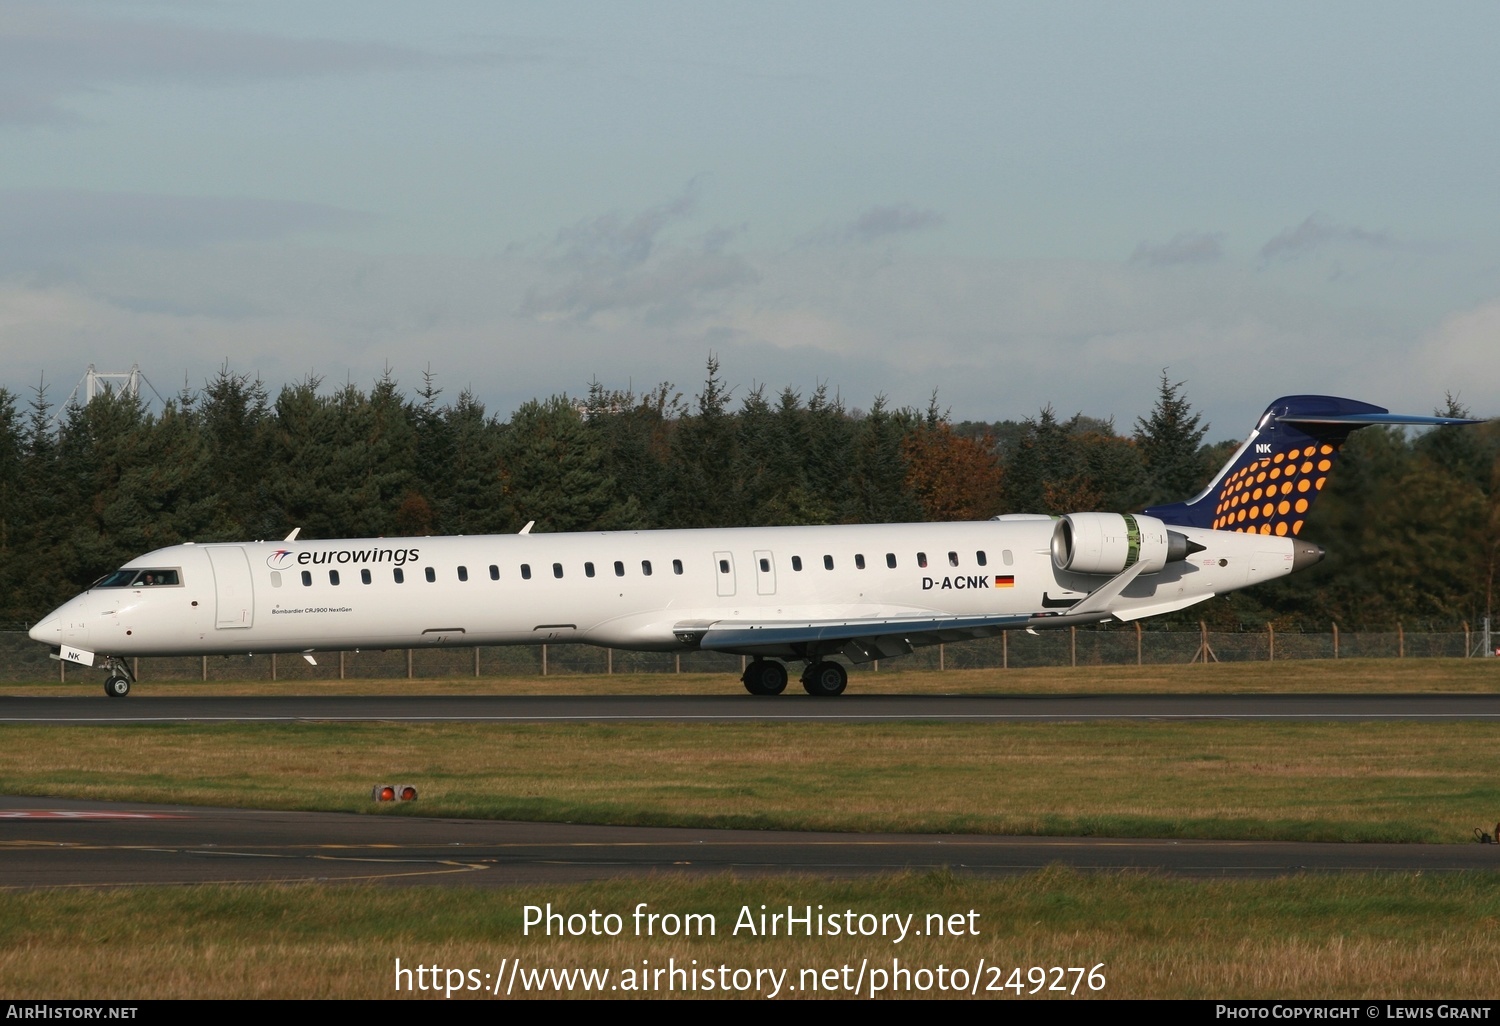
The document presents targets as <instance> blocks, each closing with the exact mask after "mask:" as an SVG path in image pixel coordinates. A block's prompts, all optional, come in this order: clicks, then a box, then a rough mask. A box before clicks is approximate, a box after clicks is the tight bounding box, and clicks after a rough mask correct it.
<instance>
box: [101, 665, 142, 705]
mask: <svg viewBox="0 0 1500 1026" xmlns="http://www.w3.org/2000/svg"><path fill="white" fill-rule="evenodd" d="M104 666H105V668H106V669H107V670H109V676H108V677H105V678H104V693H105V694H106V695H108V696H109V697H110V698H124V697H125V696H126V695H128V694H130V685H131V684H133V683H134V682H135V678H134V677H132V676H131V674H130V667H129V666H127V665H126V664H125V661H124V660H123V659H116V658H115V657H114V656H107V657H106V658H105V660H104Z"/></svg>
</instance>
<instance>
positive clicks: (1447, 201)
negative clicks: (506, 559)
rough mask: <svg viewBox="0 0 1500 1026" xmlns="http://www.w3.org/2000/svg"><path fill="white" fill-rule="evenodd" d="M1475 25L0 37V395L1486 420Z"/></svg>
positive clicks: (832, 19)
mask: <svg viewBox="0 0 1500 1026" xmlns="http://www.w3.org/2000/svg"><path fill="white" fill-rule="evenodd" d="M1497 58H1500V6H1497V5H1495V4H1493V3H1487V2H1486V3H1458V2H1454V3H1444V2H1437V3H1434V4H1425V5H1411V4H1403V3H1381V2H1371V0H1360V2H1343V0H1328V2H1324V3H1319V4H1307V3H1305V2H1300V0H1299V2H1292V3H1282V2H1275V0H1269V2H1254V3H1243V4H1240V3H1215V4H1201V3H1196V2H1186V3H1166V2H1160V3H1158V2H1130V3H1124V2H1122V3H1103V2H1099V3H1076V2H1070V0H1057V2H1049V3H1046V4H1037V3H1008V2H1002V0H992V2H982V3H960V2H942V0H937V2H933V3H925V4H914V3H892V2H884V0H858V2H839V0H820V2H817V3H811V4H810V3H806V2H805V0H804V2H796V3H791V2H786V3H782V2H776V0H757V2H755V3H749V2H737V3H728V2H713V0H692V2H683V3H675V2H649V0H641V2H636V3H619V2H569V0H547V2H535V3H533V2H526V0H507V2H506V3H501V4H497V3H492V2H480V0H473V2H460V0H429V2H427V3H424V4H420V5H418V4H410V3H396V2H378V0H360V2H358V3H353V2H334V0H326V2H322V0H298V2H279V0H255V2H253V3H252V2H212V0H193V2H188V0H179V2H173V0H157V2H131V0H113V2H69V0H48V2H46V3H35V2H30V0H0V387H4V388H7V389H9V390H10V391H11V392H13V393H15V394H16V395H18V396H20V397H21V399H22V401H23V402H24V401H26V400H29V398H30V397H31V395H32V394H33V390H34V389H36V388H37V387H38V385H39V384H41V383H45V384H46V386H47V388H48V394H49V396H50V397H51V399H52V400H53V401H54V402H61V401H63V400H65V399H66V398H67V396H68V393H69V392H70V391H71V390H72V389H73V387H74V385H75V383H76V382H78V380H79V379H80V377H81V376H82V375H83V373H84V369H85V367H86V366H87V365H89V364H94V365H95V366H96V367H97V368H98V370H100V371H123V370H126V369H128V368H129V367H130V366H131V365H132V364H139V366H140V368H141V370H142V371H143V372H144V373H145V375H146V377H147V378H148V379H149V381H150V382H151V383H152V384H153V386H154V387H155V388H156V389H157V390H159V391H160V392H161V393H162V394H164V395H170V394H172V393H174V392H176V391H177V390H179V389H181V388H183V387H184V386H186V387H189V388H198V387H201V386H202V385H203V383H204V382H205V381H206V380H207V379H208V378H209V377H211V376H212V375H214V374H215V373H216V372H217V371H218V370H219V369H220V368H223V367H228V368H229V369H230V370H231V371H232V372H234V373H242V374H248V375H250V376H252V377H259V378H260V379H262V380H263V381H264V382H266V384H267V385H268V386H269V387H270V388H271V390H272V393H273V394H274V393H275V391H276V390H278V389H279V388H280V387H281V386H282V385H283V384H286V383H291V382H300V381H303V380H305V379H307V378H309V377H315V378H318V379H321V380H322V382H323V383H324V385H325V387H328V388H333V387H337V386H341V385H343V384H345V383H346V382H353V383H355V384H357V385H360V386H362V387H368V386H369V385H370V384H371V383H373V382H374V380H375V379H376V378H377V377H379V376H380V375H381V374H382V373H384V372H386V371H387V370H388V371H389V372H390V373H391V374H392V375H394V377H395V378H396V379H397V380H398V381H399V382H400V383H401V384H402V385H403V386H404V387H406V388H407V389H408V390H415V389H416V388H417V387H418V386H419V385H420V384H421V381H422V377H423V374H424V373H427V372H430V373H431V375H432V377H433V380H434V382H435V383H436V385H437V386H438V387H440V388H442V389H443V397H444V398H446V399H456V398H457V396H458V395H459V393H460V392H461V391H463V390H466V389H467V390H469V391H471V392H472V393H473V394H474V395H475V396H476V397H477V398H478V399H479V400H480V401H481V402H483V403H484V404H485V405H486V407H487V408H488V409H489V410H490V411H491V412H493V413H497V414H499V415H501V416H508V414H509V412H510V411H511V410H513V409H514V408H515V407H516V406H517V405H519V404H520V403H522V402H524V401H526V400H527V399H531V398H538V397H546V396H549V395H552V394H558V393H566V394H570V395H575V396H576V395H580V394H582V393H585V392H586V391H587V389H588V387H589V385H590V383H591V382H593V381H598V382H599V383H601V384H603V385H605V386H606V387H608V388H621V389H623V388H633V389H634V390H635V391H636V392H642V391H645V390H647V389H650V388H652V387H654V386H656V385H657V384H659V383H662V382H671V383H673V384H675V386H676V387H677V388H678V389H679V390H680V391H682V392H684V393H686V394H687V395H689V396H691V395H693V394H695V393H696V392H697V390H698V389H699V388H700V387H701V383H702V380H703V378H704V368H705V364H706V362H707V360H708V358H709V357H710V356H714V357H716V358H717V359H718V360H719V362H720V365H721V374H722V376H723V378H724V380H725V381H726V383H727V384H728V385H730V386H731V387H732V388H733V389H734V391H733V398H734V399H735V400H739V399H743V398H744V397H745V395H746V394H748V392H749V391H750V390H751V389H753V388H755V387H757V386H764V387H766V388H767V389H768V390H769V391H770V392H772V393H775V392H779V391H780V390H781V389H782V388H784V387H787V386H790V387H792V388H793V389H795V390H796V391H798V392H800V393H801V394H803V395H804V396H806V395H808V394H810V393H811V392H812V390H813V389H815V388H817V387H818V386H819V385H826V386H827V387H828V388H829V389H830V391H832V392H835V393H837V394H838V395H839V396H840V397H841V398H842V399H843V401H844V402H845V403H846V405H848V406H849V407H851V408H855V409H865V408H868V407H869V405H870V404H871V402H872V401H873V400H874V399H875V397H877V396H883V397H885V400H886V402H887V403H888V404H889V405H892V406H898V407H899V406H914V407H919V408H923V409H925V408H926V407H927V405H928V403H929V402H930V401H931V399H932V397H933V395H934V394H935V395H936V397H937V402H938V405H939V407H940V408H941V409H944V410H947V411H949V413H950V414H951V415H952V416H953V417H954V418H955V419H973V420H1002V419H1019V418H1023V417H1027V416H1035V415H1036V414H1037V412H1038V411H1039V410H1040V409H1041V408H1042V407H1043V406H1047V405H1050V406H1051V407H1052V408H1053V409H1054V410H1055V411H1056V412H1057V413H1058V414H1060V415H1062V416H1069V415H1071V414H1073V413H1075V412H1083V413H1086V414H1088V415H1089V416H1093V417H1113V418H1114V419H1115V421H1116V427H1117V428H1118V429H1120V430H1122V431H1129V430H1130V429H1131V427H1132V426H1133V423H1134V421H1135V419H1136V418H1137V417H1139V416H1142V415H1144V414H1146V413H1147V412H1148V411H1149V409H1150V407H1151V404H1152V402H1153V401H1154V399H1155V397H1156V395H1157V392H1158V389H1159V385H1160V382H1161V379H1162V375H1163V373H1165V374H1167V375H1168V376H1169V379H1170V380H1171V381H1173V382H1183V383H1184V385H1183V393H1184V394H1185V395H1186V397H1187V398H1188V399H1189V401H1190V402H1192V404H1193V405H1194V407H1195V408H1196V409H1197V410H1198V411H1199V412H1200V413H1201V414H1202V415H1203V417H1204V419H1205V421H1207V422H1208V423H1209V424H1210V425H1211V427H1210V431H1209V437H1210V439H1212V440H1220V439H1224V438H1230V437H1242V436H1243V435H1244V434H1245V433H1246V432H1247V431H1248V429H1249V427H1250V425H1251V423H1252V422H1253V420H1254V418H1255V417H1256V416H1257V414H1258V413H1259V412H1260V411H1261V410H1262V409H1264V408H1265V406H1266V405H1267V403H1269V401H1270V400H1271V399H1273V398H1275V397H1277V396H1280V395H1287V394H1295V393H1308V392H1314V393H1328V394H1334V395H1343V396H1348V397H1351V398H1356V399H1361V400H1365V401H1369V402H1374V403H1377V404H1379V405H1382V406H1387V407H1390V408H1392V409H1395V410H1398V411H1400V412H1414V413H1423V412H1430V411H1431V410H1432V409H1434V408H1435V407H1438V406H1441V405H1443V403H1444V401H1445V397H1446V395H1447V394H1449V393H1452V394H1453V395H1455V396H1456V397H1457V398H1458V400H1459V401H1460V402H1461V403H1463V404H1464V405H1465V406H1467V407H1468V408H1469V409H1470V410H1472V411H1473V412H1474V413H1475V414H1476V415H1479V416H1492V415H1496V414H1500V195H1497V192H1500V189H1497V186H1496V181H1497V178H1496V168H1497V167H1500V159H1497V158H1500V74H1497V73H1496V69H1497V67H1500V59H1497Z"/></svg>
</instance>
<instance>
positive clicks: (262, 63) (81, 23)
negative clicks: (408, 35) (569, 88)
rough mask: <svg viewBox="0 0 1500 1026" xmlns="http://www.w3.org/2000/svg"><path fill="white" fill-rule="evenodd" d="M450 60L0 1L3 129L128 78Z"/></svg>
mask: <svg viewBox="0 0 1500 1026" xmlns="http://www.w3.org/2000/svg"><path fill="white" fill-rule="evenodd" d="M455 59H461V60H464V61H473V60H493V59H496V58H494V57H493V56H489V57H478V58H476V57H464V58H448V57H439V56H438V55H435V54H429V53H424V52H422V51H420V50H415V49H411V48H409V47H402V46H391V45H387V44H381V43H357V42H343V41H338V40H329V39H293V38H290V37H287V36H276V35H269V34H266V33H258V32H237V31H226V30H220V29H210V28H201V27H198V26H195V25H186V24H174V23H171V22H166V21H142V20H130V19H124V18H115V17H101V16H98V15H96V14H94V13H92V12H91V11H88V10H85V9H82V8H79V7H73V6H67V5H60V4H59V5H43V4H38V3H26V2H24V0H23V2H13V3H6V4H5V5H3V6H0V125H4V124H12V125H28V124H42V123H48V122H66V121H71V120H75V116H74V115H73V114H72V113H71V112H70V111H69V110H68V109H67V106H66V100H67V99H68V98H69V97H73V96H77V95H80V94H84V93H89V92H94V91H99V90H104V89H108V88H109V87H111V86H116V85H123V84H132V83H153V82H192V83H197V84H199V85H225V84H231V83H237V82H247V81H257V80H262V79H278V78H282V79H284V78H301V77H307V76H315V75H347V74H356V73H361V72H371V71H388V70H393V69H403V68H416V67H422V66H428V65H435V64H439V63H448V62H451V61H452V60H455Z"/></svg>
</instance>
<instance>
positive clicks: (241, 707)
mask: <svg viewBox="0 0 1500 1026" xmlns="http://www.w3.org/2000/svg"><path fill="white" fill-rule="evenodd" d="M1204 719H1237V720H1323V721H1340V720H1348V721H1370V720H1413V721H1415V720H1427V721H1442V720H1500V694H1417V695H1392V694H1380V695H1356V694H1337V695H1285V694H1261V695H1253V694H1234V695H1135V694H1132V695H1048V696H1024V695H1020V696H1018V695H844V696H842V697H840V698H836V699H827V698H823V699H817V698H809V697H807V696H805V695H790V694H788V695H781V696H778V697H771V698H766V697H760V698H757V697H754V696H751V695H688V696H671V695H638V696H629V695H574V696H536V695H444V696H424V695H394V696H391V695H386V696H327V697H322V696H307V695H283V696H254V697H229V696H226V697H192V698H182V697H168V696H153V695H150V694H136V695H132V696H130V697H129V698H123V699H112V698H106V697H105V696H104V695H102V694H101V695H99V696H98V697H97V698H94V697H82V696H65V697H58V698H29V697H10V696H6V697H0V723H100V724H106V723H114V724H122V723H288V722H298V721H319V722H339V721H361V720H380V721H387V722H391V721H396V722H437V721H445V720H446V721H468V722H485V721H493V722H499V723H533V722H580V721H592V722H620V721H633V720H638V721H662V722H667V721H670V722H679V723H681V722H721V723H722V722H733V721H759V722H767V721H793V722H835V723H857V722H875V721H899V720H926V721H949V722H963V721H972V722H984V721H995V722H1000V721H1045V720H1051V721H1067V720H1204Z"/></svg>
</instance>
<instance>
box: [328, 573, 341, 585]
mask: <svg viewBox="0 0 1500 1026" xmlns="http://www.w3.org/2000/svg"><path fill="white" fill-rule="evenodd" d="M328 583H329V584H338V583H339V572H338V571H337V570H330V571H328Z"/></svg>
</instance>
